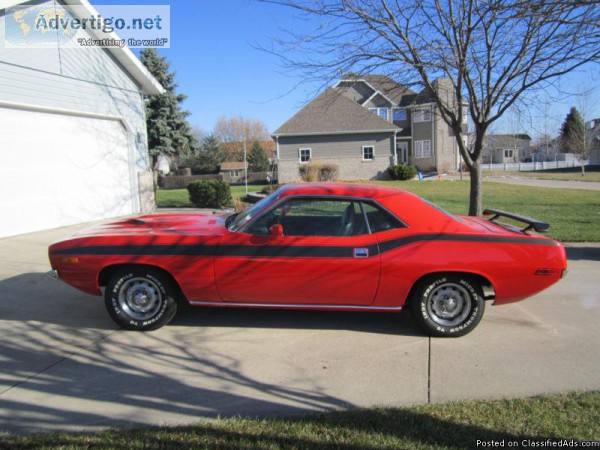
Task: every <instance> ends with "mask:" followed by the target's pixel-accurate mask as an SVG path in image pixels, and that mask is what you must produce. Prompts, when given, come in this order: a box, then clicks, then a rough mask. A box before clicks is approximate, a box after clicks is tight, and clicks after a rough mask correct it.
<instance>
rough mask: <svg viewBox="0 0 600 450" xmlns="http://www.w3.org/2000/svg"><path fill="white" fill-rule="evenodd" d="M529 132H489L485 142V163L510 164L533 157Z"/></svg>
mask: <svg viewBox="0 0 600 450" xmlns="http://www.w3.org/2000/svg"><path fill="white" fill-rule="evenodd" d="M530 145H531V137H530V136H529V135H528V134H488V135H487V136H486V137H485V141H484V144H483V163H484V164H485V163H492V164H509V163H518V162H526V161H528V160H530V158H531V151H530Z"/></svg>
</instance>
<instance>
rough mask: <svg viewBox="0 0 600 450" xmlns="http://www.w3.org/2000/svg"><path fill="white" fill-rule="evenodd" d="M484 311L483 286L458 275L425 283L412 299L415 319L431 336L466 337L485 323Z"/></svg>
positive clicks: (432, 279) (448, 275) (442, 277)
mask: <svg viewBox="0 0 600 450" xmlns="http://www.w3.org/2000/svg"><path fill="white" fill-rule="evenodd" d="M484 309H485V302H484V299H483V292H482V289H481V286H480V285H479V284H478V283H476V282H475V281H474V280H472V279H471V278H469V277H467V276H462V275H455V274H438V275H432V276H430V277H427V278H425V279H423V280H421V281H420V282H419V284H418V285H417V286H416V287H415V289H414V290H413V296H412V299H411V311H412V313H413V317H414V318H415V320H416V321H417V323H418V324H419V325H420V326H421V328H423V330H424V331H425V332H426V333H427V334H429V335H430V336H438V337H458V336H464V335H465V334H467V333H469V332H471V331H472V330H473V329H474V328H475V327H476V326H477V324H478V323H479V322H480V321H481V318H482V317H483V312H484Z"/></svg>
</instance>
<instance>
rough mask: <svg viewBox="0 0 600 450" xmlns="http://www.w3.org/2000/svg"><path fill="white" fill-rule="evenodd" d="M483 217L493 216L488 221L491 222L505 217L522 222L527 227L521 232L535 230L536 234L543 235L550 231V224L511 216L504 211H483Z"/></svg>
mask: <svg viewBox="0 0 600 450" xmlns="http://www.w3.org/2000/svg"><path fill="white" fill-rule="evenodd" d="M483 215H484V216H491V215H493V217H490V219H489V221H490V222H493V221H494V220H496V219H497V218H499V217H506V218H508V219H513V220H516V221H517V222H523V223H525V224H527V226H526V227H525V228H523V229H522V230H521V231H528V230H531V229H533V230H535V231H537V232H538V233H545V232H546V231H548V230H549V229H550V224H548V223H546V222H540V221H539V220H536V219H532V218H531V217H525V216H519V215H518V214H513V213H509V212H506V211H500V210H498V209H486V210H484V211H483Z"/></svg>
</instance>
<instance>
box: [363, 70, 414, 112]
mask: <svg viewBox="0 0 600 450" xmlns="http://www.w3.org/2000/svg"><path fill="white" fill-rule="evenodd" d="M362 78H363V79H364V80H365V81H366V82H367V83H369V84H370V85H371V86H373V87H374V88H375V89H377V90H378V91H379V92H381V93H383V94H384V95H385V96H386V97H387V98H389V99H390V100H391V101H392V102H393V103H394V104H396V105H399V106H404V105H407V104H409V102H410V101H409V98H411V99H412V98H413V97H414V96H415V95H416V92H414V91H413V90H411V89H409V88H408V87H406V86H404V85H403V84H400V83H398V82H397V81H395V80H393V79H392V78H390V77H388V76H387V75H364V76H363V77H362Z"/></svg>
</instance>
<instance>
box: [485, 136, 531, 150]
mask: <svg viewBox="0 0 600 450" xmlns="http://www.w3.org/2000/svg"><path fill="white" fill-rule="evenodd" d="M518 141H531V137H530V136H529V135H528V134H488V135H487V136H486V137H485V143H486V144H487V145H488V146H489V147H492V148H504V147H507V148H510V147H514V146H515V145H516V144H517V142H518Z"/></svg>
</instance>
